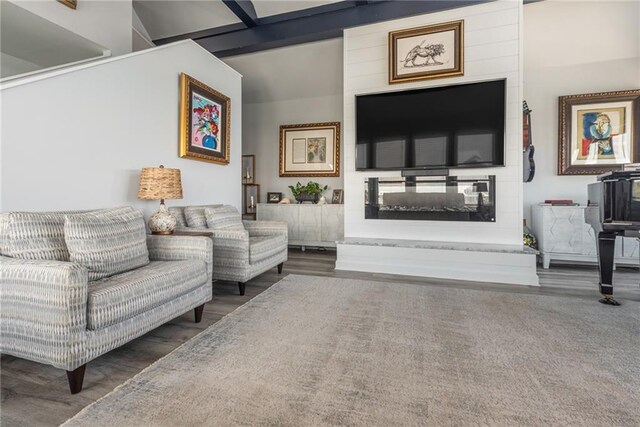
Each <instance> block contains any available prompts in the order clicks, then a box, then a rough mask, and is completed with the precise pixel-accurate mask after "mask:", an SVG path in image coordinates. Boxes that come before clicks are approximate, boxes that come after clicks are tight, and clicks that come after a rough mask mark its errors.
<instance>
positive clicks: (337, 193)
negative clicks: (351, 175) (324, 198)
mask: <svg viewBox="0 0 640 427" xmlns="http://www.w3.org/2000/svg"><path fill="white" fill-rule="evenodd" d="M343 196H344V192H343V191H342V190H333V197H332V198H331V203H332V204H334V205H341V204H342V203H343Z"/></svg>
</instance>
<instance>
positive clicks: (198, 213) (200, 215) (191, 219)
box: [184, 205, 222, 230]
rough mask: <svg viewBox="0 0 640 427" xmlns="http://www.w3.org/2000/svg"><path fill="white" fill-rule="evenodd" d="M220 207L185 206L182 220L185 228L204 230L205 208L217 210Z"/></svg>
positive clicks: (205, 224)
mask: <svg viewBox="0 0 640 427" xmlns="http://www.w3.org/2000/svg"><path fill="white" fill-rule="evenodd" d="M220 206H222V205H201V206H187V207H186V208H184V219H185V221H186V223H187V226H189V227H191V228H197V229H200V230H204V229H206V228H207V218H206V217H205V215H204V210H205V209H206V208H218V207H220Z"/></svg>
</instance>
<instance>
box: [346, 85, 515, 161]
mask: <svg viewBox="0 0 640 427" xmlns="http://www.w3.org/2000/svg"><path fill="white" fill-rule="evenodd" d="M504 133H505V80H496V81H490V82H482V83H471V84H461V85H455V86H446V87H437V88H429V89H419V90H409V91H403V92H391V93H381V94H375V95H360V96H357V97H356V170H361V171H362V170H401V169H445V168H447V169H448V168H459V167H493V166H504Z"/></svg>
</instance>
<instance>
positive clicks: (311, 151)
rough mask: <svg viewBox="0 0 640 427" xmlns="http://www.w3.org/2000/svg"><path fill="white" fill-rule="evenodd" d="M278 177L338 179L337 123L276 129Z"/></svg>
mask: <svg viewBox="0 0 640 427" xmlns="http://www.w3.org/2000/svg"><path fill="white" fill-rule="evenodd" d="M280 176H292V177H304V176H340V123H339V122H328V123H307V124H298V125H283V126H280Z"/></svg>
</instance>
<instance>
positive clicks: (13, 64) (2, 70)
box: [0, 52, 42, 78]
mask: <svg viewBox="0 0 640 427" xmlns="http://www.w3.org/2000/svg"><path fill="white" fill-rule="evenodd" d="M0 64H1V65H2V66H1V67H0V78H3V77H7V76H14V75H16V74H23V73H30V72H31V71H35V70H39V69H40V68H42V67H41V66H40V65H38V64H34V63H33V62H29V61H25V60H24V59H21V58H17V57H15V56H12V55H9V54H8V53H4V52H0Z"/></svg>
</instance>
